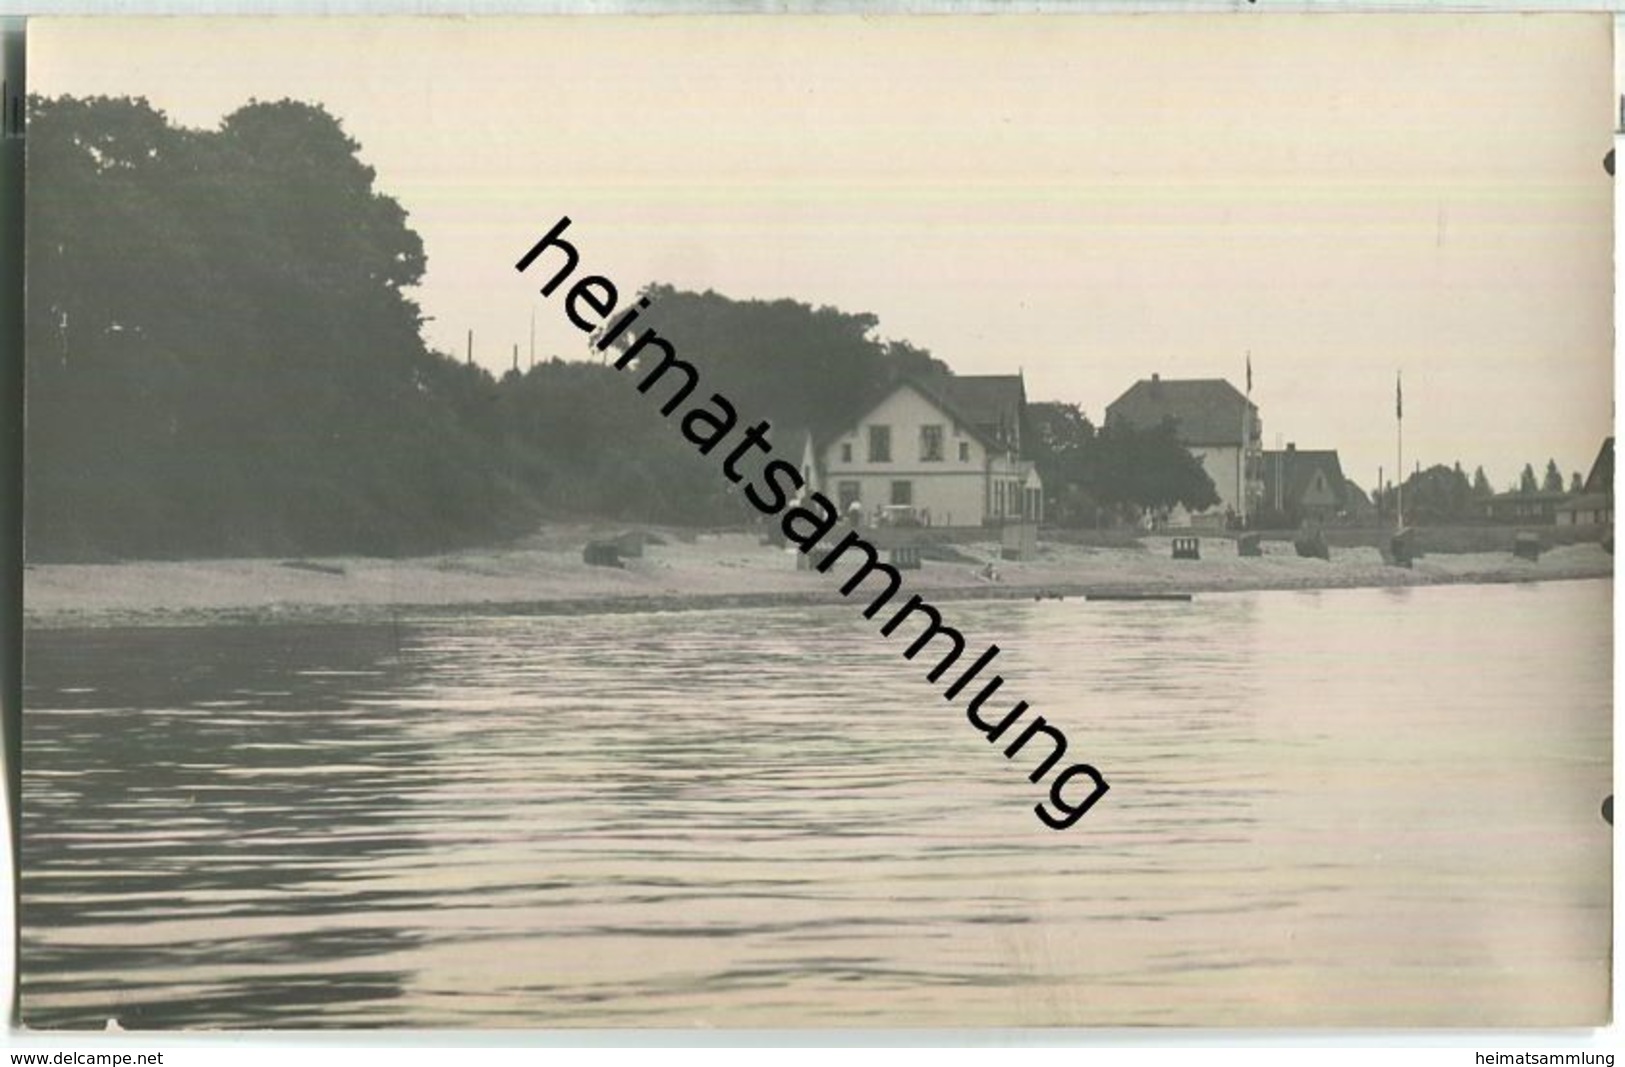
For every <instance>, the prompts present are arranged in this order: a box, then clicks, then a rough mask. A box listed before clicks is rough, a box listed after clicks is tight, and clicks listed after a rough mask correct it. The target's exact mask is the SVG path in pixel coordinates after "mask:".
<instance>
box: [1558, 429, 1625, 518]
mask: <svg viewBox="0 0 1625 1067" xmlns="http://www.w3.org/2000/svg"><path fill="white" fill-rule="evenodd" d="M1553 518H1554V519H1555V520H1556V522H1557V525H1559V526H1606V525H1609V524H1610V523H1612V522H1613V521H1614V439H1613V438H1612V437H1609V438H1607V439H1605V440H1604V441H1603V443H1602V447H1601V448H1600V449H1598V450H1597V458H1596V459H1594V460H1592V461H1591V471H1590V472H1589V473H1588V474H1587V475H1586V480H1585V484H1583V485H1582V486H1581V487H1580V492H1579V493H1578V494H1577V495H1575V496H1571V497H1569V498H1568V499H1567V500H1565V501H1563V502H1562V503H1560V504H1558V505H1557V507H1556V508H1555V509H1554V510H1553Z"/></svg>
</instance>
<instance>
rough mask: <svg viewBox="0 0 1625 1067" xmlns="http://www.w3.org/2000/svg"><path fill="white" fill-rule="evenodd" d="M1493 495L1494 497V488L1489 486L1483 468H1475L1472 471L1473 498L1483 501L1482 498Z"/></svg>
mask: <svg viewBox="0 0 1625 1067" xmlns="http://www.w3.org/2000/svg"><path fill="white" fill-rule="evenodd" d="M1494 495H1495V488H1494V487H1493V486H1492V485H1490V480H1489V478H1488V477H1486V476H1485V474H1484V468H1483V467H1477V468H1475V469H1474V470H1473V496H1474V497H1477V498H1479V499H1483V498H1484V497H1487V496H1494Z"/></svg>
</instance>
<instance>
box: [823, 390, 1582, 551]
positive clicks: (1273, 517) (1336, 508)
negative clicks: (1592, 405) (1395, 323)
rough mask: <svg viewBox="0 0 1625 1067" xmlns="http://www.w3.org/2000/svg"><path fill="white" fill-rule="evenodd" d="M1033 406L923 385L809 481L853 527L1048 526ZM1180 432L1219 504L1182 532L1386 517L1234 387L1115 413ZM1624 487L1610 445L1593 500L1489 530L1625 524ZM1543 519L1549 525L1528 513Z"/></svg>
mask: <svg viewBox="0 0 1625 1067" xmlns="http://www.w3.org/2000/svg"><path fill="white" fill-rule="evenodd" d="M1026 406H1027V392H1026V383H1025V380H1024V379H1023V377H1022V376H1021V375H1020V374H1013V375H938V376H929V377H924V376H922V377H915V378H909V379H906V380H903V381H900V382H898V383H896V384H895V385H893V386H892V388H891V389H890V391H889V392H887V393H886V394H885V395H884V396H882V397H881V398H880V399H879V400H878V401H876V402H875V403H873V404H871V405H869V407H868V409H867V410H865V411H863V412H861V413H860V414H859V415H858V416H857V417H856V418H854V419H852V420H851V422H850V423H849V424H848V425H846V426H845V427H843V428H842V429H840V430H839V431H837V432H836V433H834V434H832V435H829V436H827V437H825V438H823V439H814V438H813V437H812V436H811V435H805V436H804V438H803V445H802V461H801V466H802V475H803V478H804V479H805V480H806V482H807V484H808V485H809V486H810V487H812V488H815V489H818V490H819V491H820V492H822V493H824V495H825V496H827V497H828V498H829V499H831V500H832V501H835V502H836V503H838V504H839V506H840V508H841V510H842V512H843V513H861V514H862V515H863V516H864V517H865V518H866V519H867V520H869V521H880V522H886V521H912V522H919V523H923V524H926V525H941V526H981V525H986V524H990V523H1001V522H1010V521H1029V522H1041V521H1043V520H1044V484H1043V480H1042V478H1041V477H1040V475H1039V472H1038V469H1037V465H1036V464H1035V462H1034V456H1033V449H1032V447H1031V445H1032V444H1035V443H1036V442H1027V441H1023V439H1022V432H1023V427H1024V426H1025V425H1026V423H1027V419H1026ZM1168 420H1171V421H1172V422H1173V424H1174V427H1175V432H1176V434H1177V436H1178V438H1179V440H1180V442H1181V443H1182V444H1183V445H1184V446H1185V447H1186V448H1187V449H1188V450H1189V451H1190V452H1191V454H1192V455H1193V456H1195V457H1196V459H1197V460H1198V461H1199V462H1200V463H1201V464H1202V467H1203V469H1204V470H1205V471H1206V472H1207V474H1208V477H1209V478H1211V479H1212V481H1213V485H1214V489H1215V490H1216V492H1217V494H1218V497H1219V502H1218V504H1216V505H1215V506H1213V507H1210V508H1207V509H1204V510H1202V511H1200V512H1195V513H1191V512H1187V511H1185V510H1183V509H1180V508H1175V509H1174V510H1173V512H1172V513H1171V514H1169V515H1167V516H1164V517H1163V518H1164V519H1165V521H1166V522H1167V524H1168V525H1170V526H1176V527H1197V528H1202V527H1209V528H1222V527H1225V526H1229V525H1237V524H1247V525H1255V526H1256V525H1263V526H1271V527H1276V528H1280V527H1297V526H1302V525H1306V524H1324V523H1334V522H1339V521H1354V522H1358V521H1361V520H1365V519H1370V518H1372V517H1373V514H1374V513H1373V507H1372V504H1371V502H1370V501H1369V500H1368V499H1367V498H1366V496H1365V494H1364V493H1363V492H1361V490H1360V489H1359V488H1358V487H1357V486H1355V485H1354V484H1353V483H1351V482H1350V481H1349V480H1348V479H1347V478H1346V477H1345V476H1344V474H1343V466H1342V461H1341V460H1340V458H1339V457H1338V454H1337V451H1336V450H1335V449H1299V448H1298V447H1297V446H1296V444H1288V445H1286V447H1285V448H1281V449H1274V450H1267V449H1265V448H1264V447H1263V445H1262V442H1263V423H1262V420H1261V419H1260V417H1259V411H1258V406H1257V405H1256V404H1254V403H1253V402H1252V400H1251V399H1250V398H1249V397H1248V396H1247V395H1245V394H1244V393H1242V392H1241V391H1240V390H1239V389H1237V388H1236V387H1235V386H1233V385H1232V384H1230V382H1228V381H1225V380H1224V379H1220V378H1209V379H1180V380H1175V379H1170V380H1164V379H1163V378H1162V377H1161V376H1160V375H1157V374H1153V375H1151V377H1150V378H1146V379H1141V380H1140V381H1137V382H1135V383H1134V384H1133V385H1132V386H1130V387H1129V388H1128V390H1127V391H1125V392H1124V393H1123V394H1122V395H1121V396H1119V397H1118V398H1117V399H1116V400H1114V401H1113V402H1112V403H1110V404H1108V405H1107V406H1106V418H1105V421H1106V423H1107V424H1108V425H1110V424H1112V423H1114V422H1122V423H1126V424H1128V425H1130V426H1133V427H1135V428H1137V429H1149V428H1153V427H1156V426H1159V425H1161V424H1162V423H1163V422H1164V421H1168ZM1605 458H1606V464H1605V463H1604V460H1605ZM1604 468H1605V469H1604ZM1612 485H1613V439H1612V438H1609V439H1608V441H1607V442H1606V444H1605V445H1604V449H1603V454H1602V455H1599V457H1598V460H1597V463H1596V464H1594V465H1593V469H1592V472H1591V476H1590V477H1589V478H1588V479H1587V483H1586V488H1585V492H1584V493H1582V494H1580V495H1578V496H1574V495H1571V494H1558V495H1557V496H1558V497H1561V498H1562V499H1557V498H1554V499H1552V500H1546V499H1544V496H1545V495H1542V500H1541V501H1539V502H1538V503H1536V502H1534V501H1530V500H1528V499H1522V500H1518V499H1514V500H1511V501H1510V502H1507V501H1506V498H1507V497H1516V496H1518V495H1517V494H1506V495H1505V496H1504V497H1496V498H1492V499H1491V500H1489V501H1486V502H1485V510H1484V514H1483V516H1482V517H1483V518H1486V519H1489V520H1491V521H1522V522H1530V521H1534V522H1542V521H1544V522H1562V521H1569V522H1582V523H1586V522H1612V521H1613V491H1612ZM1524 496H1527V495H1524ZM1531 505H1533V506H1536V507H1537V508H1538V509H1539V514H1538V515H1525V514H1523V513H1522V510H1520V509H1524V510H1526V509H1527V507H1528V506H1531ZM1514 511H1516V512H1518V513H1517V514H1513V512H1514Z"/></svg>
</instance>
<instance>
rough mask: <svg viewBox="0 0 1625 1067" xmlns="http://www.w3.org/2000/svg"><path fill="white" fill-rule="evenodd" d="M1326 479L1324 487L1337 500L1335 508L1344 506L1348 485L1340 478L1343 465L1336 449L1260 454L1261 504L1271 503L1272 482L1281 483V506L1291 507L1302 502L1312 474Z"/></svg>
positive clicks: (1272, 494)
mask: <svg viewBox="0 0 1625 1067" xmlns="http://www.w3.org/2000/svg"><path fill="white" fill-rule="evenodd" d="M1316 471H1319V472H1320V473H1321V474H1322V475H1323V476H1324V477H1325V479H1326V486H1327V488H1329V489H1330V490H1331V491H1332V495H1333V496H1335V497H1336V498H1337V502H1338V504H1339V505H1341V504H1344V503H1346V502H1347V499H1348V482H1347V480H1345V479H1344V477H1343V463H1342V460H1340V459H1339V458H1338V456H1337V449H1335V448H1325V449H1306V448H1289V449H1283V450H1281V451H1269V452H1265V453H1264V500H1265V502H1266V503H1271V504H1273V503H1274V501H1275V480H1276V478H1277V477H1279V478H1280V480H1281V503H1282V504H1283V505H1285V506H1287V507H1292V506H1294V505H1296V504H1298V503H1300V502H1301V501H1302V500H1303V495H1304V493H1306V492H1307V491H1308V490H1309V486H1310V485H1311V484H1312V482H1313V480H1314V477H1315V472H1316Z"/></svg>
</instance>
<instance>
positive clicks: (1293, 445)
mask: <svg viewBox="0 0 1625 1067" xmlns="http://www.w3.org/2000/svg"><path fill="white" fill-rule="evenodd" d="M1286 450H1287V451H1288V452H1296V451H1297V450H1298V442H1296V441H1288V442H1287V443H1286Z"/></svg>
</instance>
